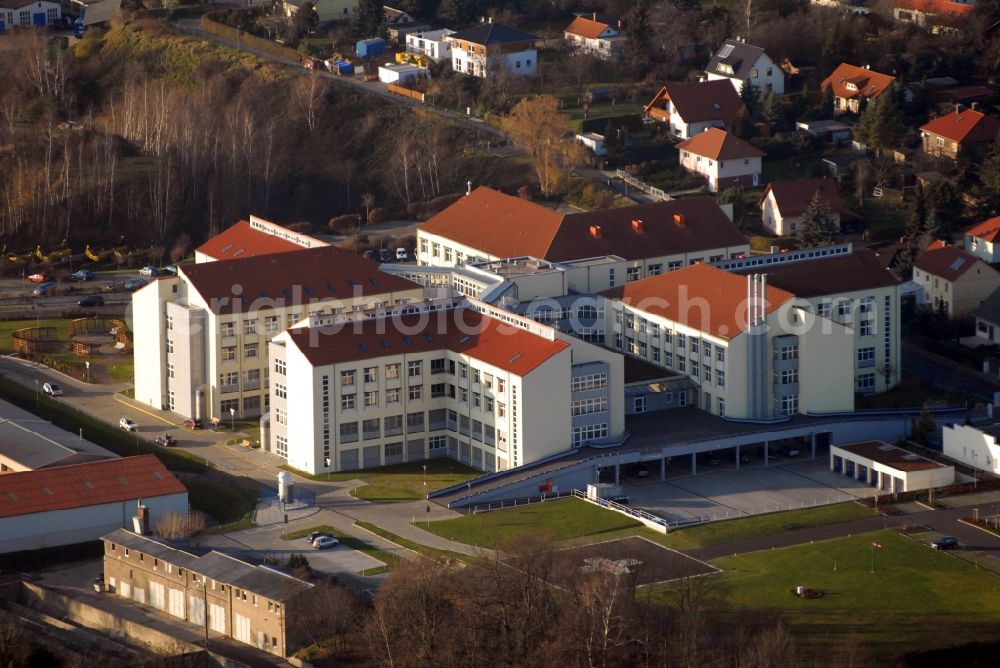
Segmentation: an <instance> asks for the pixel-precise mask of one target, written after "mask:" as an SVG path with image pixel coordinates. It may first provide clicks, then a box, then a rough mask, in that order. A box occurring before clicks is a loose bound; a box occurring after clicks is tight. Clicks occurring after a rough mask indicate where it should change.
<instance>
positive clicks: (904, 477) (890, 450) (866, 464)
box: [830, 442, 955, 494]
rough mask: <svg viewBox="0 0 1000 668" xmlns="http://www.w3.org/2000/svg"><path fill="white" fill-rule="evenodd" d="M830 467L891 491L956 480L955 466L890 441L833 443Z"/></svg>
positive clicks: (925, 487)
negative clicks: (944, 463) (939, 461)
mask: <svg viewBox="0 0 1000 668" xmlns="http://www.w3.org/2000/svg"><path fill="white" fill-rule="evenodd" d="M859 446H860V447H861V448H863V450H862V451H861V452H854V451H852V449H855V448H858V447H859ZM830 470H831V471H833V472H834V473H840V474H842V475H844V476H846V477H848V478H853V479H854V480H858V481H860V482H863V483H865V484H867V485H870V486H871V487H874V488H876V489H878V490H879V491H880V492H885V493H890V494H893V493H900V492H913V491H916V490H921V489H934V488H935V487H945V486H947V485H951V484H952V483H954V482H955V467H953V466H945V465H943V464H938V463H937V462H933V461H931V460H929V459H926V458H924V457H921V456H920V455H915V454H912V453H910V452H907V451H906V450H903V449H902V448H897V447H896V446H894V445H889V444H888V443H876V442H871V443H861V444H850V445H842V446H836V445H831V446H830Z"/></svg>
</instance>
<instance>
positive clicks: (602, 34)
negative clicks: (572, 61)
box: [563, 12, 626, 61]
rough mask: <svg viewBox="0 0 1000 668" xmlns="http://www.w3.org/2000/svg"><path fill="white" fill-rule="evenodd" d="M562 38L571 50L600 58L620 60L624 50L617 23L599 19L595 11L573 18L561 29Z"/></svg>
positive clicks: (622, 35) (623, 36)
mask: <svg viewBox="0 0 1000 668" xmlns="http://www.w3.org/2000/svg"><path fill="white" fill-rule="evenodd" d="M563 39H565V40H566V44H567V45H568V46H569V47H570V48H571V49H572V50H574V51H577V52H579V53H589V54H590V55H592V56H595V57H597V58H600V59H602V60H611V61H616V60H620V59H621V57H622V54H623V53H624V51H625V42H626V40H625V35H624V34H623V33H622V32H621V31H620V30H619V28H618V26H617V24H616V23H615V22H614V21H610V22H608V21H603V20H599V19H598V17H597V13H596V12H595V13H593V14H591V15H590V16H582V15H581V16H577V17H576V18H574V19H573V21H572V22H571V23H570V24H569V25H568V26H566V29H565V30H564V31H563Z"/></svg>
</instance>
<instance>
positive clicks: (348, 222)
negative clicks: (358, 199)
mask: <svg viewBox="0 0 1000 668" xmlns="http://www.w3.org/2000/svg"><path fill="white" fill-rule="evenodd" d="M327 225H328V226H329V228H330V231H331V232H351V231H352V230H356V229H358V227H359V226H360V225H361V214H358V213H348V214H344V215H343V216H337V217H336V218H331V219H330V222H329V223H327Z"/></svg>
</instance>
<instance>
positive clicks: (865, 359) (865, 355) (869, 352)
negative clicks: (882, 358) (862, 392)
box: [858, 346, 875, 367]
mask: <svg viewBox="0 0 1000 668" xmlns="http://www.w3.org/2000/svg"><path fill="white" fill-rule="evenodd" d="M858 366H862V367H864V366H875V347H874V346H872V347H870V348H858Z"/></svg>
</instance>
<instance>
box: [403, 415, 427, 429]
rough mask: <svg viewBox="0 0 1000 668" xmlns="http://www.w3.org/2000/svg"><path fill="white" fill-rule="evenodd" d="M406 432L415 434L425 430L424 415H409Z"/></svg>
mask: <svg viewBox="0 0 1000 668" xmlns="http://www.w3.org/2000/svg"><path fill="white" fill-rule="evenodd" d="M406 430H407V431H409V432H411V433H413V432H418V431H423V430H424V414H423V413H422V412H421V413H408V414H407V416H406Z"/></svg>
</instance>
